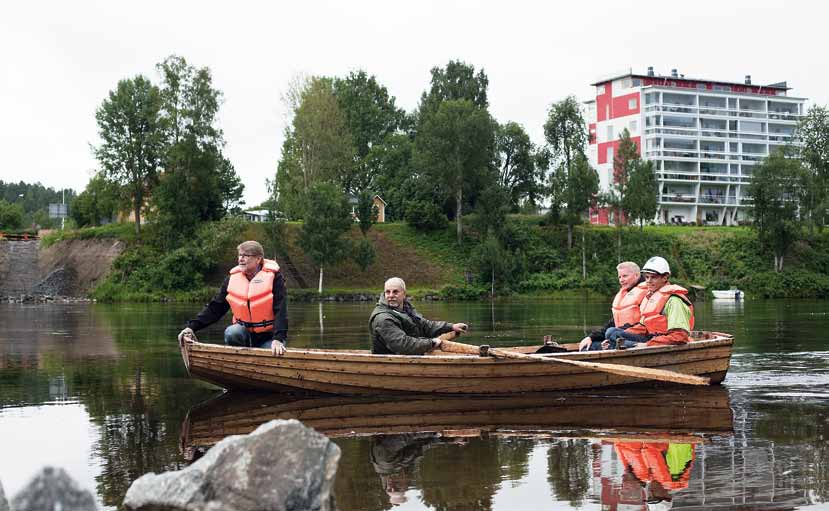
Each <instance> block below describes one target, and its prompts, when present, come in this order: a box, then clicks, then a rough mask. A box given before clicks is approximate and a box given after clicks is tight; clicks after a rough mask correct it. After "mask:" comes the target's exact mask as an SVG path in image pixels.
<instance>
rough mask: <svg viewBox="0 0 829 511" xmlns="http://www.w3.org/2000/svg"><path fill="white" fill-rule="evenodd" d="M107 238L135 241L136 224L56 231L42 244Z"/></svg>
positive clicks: (46, 245) (41, 244)
mask: <svg viewBox="0 0 829 511" xmlns="http://www.w3.org/2000/svg"><path fill="white" fill-rule="evenodd" d="M105 238H114V239H120V240H124V241H127V242H132V241H135V225H134V224H121V223H115V224H107V225H102V226H100V227H84V228H81V229H69V230H63V231H54V232H51V233H49V234H47V235H46V236H44V237H43V238H41V239H40V246H41V247H42V248H48V247H50V246H51V245H54V244H55V243H57V242H59V241H67V240H90V239H105Z"/></svg>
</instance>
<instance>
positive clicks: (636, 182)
mask: <svg viewBox="0 0 829 511" xmlns="http://www.w3.org/2000/svg"><path fill="white" fill-rule="evenodd" d="M658 193H659V183H658V182H657V180H656V173H655V172H654V171H653V162H652V161H645V160H641V159H640V160H634V162H633V165H632V166H631V168H630V175H629V176H628V184H627V193H626V194H625V197H624V201H623V203H622V209H624V210H625V211H626V212H627V214H628V218H629V219H630V221H631V222H633V223H636V222H637V221H638V222H639V230H642V228H643V226H644V223H645V221H646V220H653V218H654V217H655V216H656V209H657V200H656V197H657V194H658Z"/></svg>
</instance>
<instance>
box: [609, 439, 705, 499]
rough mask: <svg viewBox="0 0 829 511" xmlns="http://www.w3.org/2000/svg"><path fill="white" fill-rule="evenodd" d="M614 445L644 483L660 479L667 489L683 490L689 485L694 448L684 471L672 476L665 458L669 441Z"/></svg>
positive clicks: (694, 455)
mask: <svg viewBox="0 0 829 511" xmlns="http://www.w3.org/2000/svg"><path fill="white" fill-rule="evenodd" d="M614 447H615V448H616V454H617V455H618V456H619V461H621V462H622V465H624V466H625V467H630V469H631V472H633V475H635V476H636V478H637V479H639V480H640V481H642V482H643V483H647V482H650V481H659V484H661V485H662V487H663V488H665V489H666V490H681V489H683V488H687V487H688V481H689V480H690V479H691V467H692V466H693V462H694V459H695V458H696V454H695V452H694V450H693V449H692V450H691V460H690V461H689V462H688V465H687V466H686V467H685V469H684V470H683V471H682V473H678V474H676V475H673V476H672V475H671V470H670V468H668V463H667V461H666V460H665V454H666V453H667V452H668V444H667V443H663V442H652V443H643V442H617V443H616V444H615V445H614Z"/></svg>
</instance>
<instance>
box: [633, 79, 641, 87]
mask: <svg viewBox="0 0 829 511" xmlns="http://www.w3.org/2000/svg"><path fill="white" fill-rule="evenodd" d="M633 86H634V87H641V86H642V80H640V79H639V78H634V79H633Z"/></svg>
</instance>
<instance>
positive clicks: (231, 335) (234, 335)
mask: <svg viewBox="0 0 829 511" xmlns="http://www.w3.org/2000/svg"><path fill="white" fill-rule="evenodd" d="M272 341H273V334H272V333H271V332H263V333H261V334H257V333H254V334H251V333H250V332H248V329H247V328H245V327H243V326H242V325H240V324H239V323H234V324H232V325H230V326H229V327H227V328H225V344H227V345H228V346H245V347H250V348H270V347H271V342H272Z"/></svg>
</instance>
